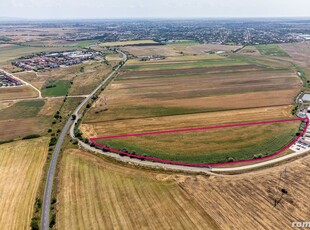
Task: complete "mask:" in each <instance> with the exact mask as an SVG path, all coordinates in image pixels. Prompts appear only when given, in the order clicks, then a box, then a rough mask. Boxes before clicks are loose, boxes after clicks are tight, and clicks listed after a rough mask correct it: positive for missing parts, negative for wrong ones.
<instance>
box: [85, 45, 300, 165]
mask: <svg viewBox="0 0 310 230" xmlns="http://www.w3.org/2000/svg"><path fill="white" fill-rule="evenodd" d="M235 48H237V47H235ZM269 60H270V58H265V57H255V56H251V57H245V56H242V55H236V54H233V55H229V56H228V57H224V56H219V55H216V54H207V55H197V56H193V55H184V56H180V57H168V58H165V59H162V60H150V61H139V60H137V59H133V60H129V61H128V62H127V63H126V64H125V66H124V67H123V68H122V70H121V71H120V72H119V75H118V76H117V77H116V79H115V80H114V81H112V83H111V84H110V85H109V86H108V87H107V89H106V90H105V91H103V93H102V94H101V95H100V96H99V99H98V100H97V101H96V102H95V103H94V104H93V105H92V108H91V109H90V110H89V111H88V112H87V113H86V115H85V117H84V118H83V121H82V123H81V126H80V129H81V131H82V132H83V134H84V137H87V138H94V137H99V136H110V135H118V134H127V133H141V132H148V131H158V130H171V129H181V128H189V127H205V126H210V125H220V124H231V123H245V122H249V121H266V120H275V119H285V118H289V117H292V113H291V110H292V108H293V106H294V98H295V97H296V95H298V93H299V91H300V89H301V86H302V82H301V80H300V79H299V78H298V76H297V74H296V73H295V72H294V71H293V68H292V66H291V64H290V63H287V62H284V61H279V60H273V61H269ZM230 132H232V133H233V132H234V131H233V130H231V131H230ZM248 132H250V133H251V134H253V135H254V136H255V135H261V133H260V132H259V130H257V129H255V128H252V130H248ZM273 132H274V134H272V135H271V136H276V133H279V132H278V131H277V129H276V128H270V133H273ZM296 132H298V125H295V126H294V127H290V126H289V125H285V126H284V127H283V130H282V131H281V133H283V134H285V133H286V134H288V135H285V136H286V138H280V139H281V141H280V142H278V141H276V142H277V143H278V144H276V145H273V144H272V143H273V142H272V143H271V142H268V141H267V139H270V138H268V137H267V136H266V140H264V141H262V142H259V143H260V144H261V145H263V148H268V149H267V150H266V151H265V150H264V151H261V150H260V151H251V149H250V148H246V150H245V149H243V150H242V148H240V149H238V148H236V149H233V150H232V151H231V153H230V154H225V153H224V152H225V151H222V150H221V148H218V149H219V151H216V152H213V149H211V151H209V150H210V149H209V148H208V146H212V145H210V143H212V142H215V143H218V145H224V146H226V148H227V145H226V143H231V142H234V141H237V140H236V139H234V137H233V136H230V135H228V139H229V138H230V140H225V141H222V139H221V138H219V136H216V135H215V136H214V135H209V134H206V135H202V136H201V138H203V140H200V139H199V140H198V139H197V138H196V134H195V135H190V136H188V135H186V136H185V135H183V136H177V135H175V136H173V135H172V136H170V137H169V138H168V139H166V138H163V139H160V138H162V137H156V138H155V139H154V140H152V141H150V140H149V139H147V138H148V137H145V138H132V139H128V140H123V139H122V140H118V139H117V140H113V141H111V140H108V142H104V143H102V144H104V145H109V146H110V147H114V148H116V149H123V148H125V149H127V150H130V151H135V152H137V153H138V154H141V155H142V154H146V155H148V156H154V157H160V158H163V159H166V160H177V161H183V162H192V163H198V162H199V163H217V162H223V161H227V159H228V158H234V159H235V158H236V159H244V160H246V159H252V158H253V157H254V156H255V155H257V154H260V155H261V154H263V155H266V154H267V153H268V154H272V153H274V152H276V151H278V150H279V149H281V148H282V147H284V146H286V145H287V144H289V143H290V141H291V140H292V136H294V135H296ZM207 137H208V138H207ZM240 138H241V139H240V141H238V142H242V144H243V146H253V143H252V144H251V141H250V140H249V139H247V138H242V137H240ZM194 140H198V141H197V142H196V141H194ZM206 140H207V142H208V141H209V142H208V143H207V142H206ZM238 140H239V139H238ZM179 142H182V145H180V146H181V150H180V149H176V148H174V147H175V146H178V145H179ZM202 142H203V144H201V143H202ZM267 142H268V143H267ZM166 143H169V145H167V144H166ZM256 144H257V143H256ZM198 145H199V146H201V148H199V151H198V150H197V151H196V152H195V150H193V146H198ZM254 145H255V142H254ZM152 146H156V147H158V148H153V147H152ZM164 146H166V147H164ZM268 146H269V147H268ZM171 149H174V151H170V150H171ZM240 150H242V151H241V152H242V154H239V153H240ZM198 152H199V153H198ZM210 152H211V153H212V156H213V157H212V159H211V158H209V157H207V156H208V155H209V156H210V154H209V153H210ZM226 152H227V151H226ZM166 153H167V154H166ZM235 153H237V154H235ZM197 154H198V155H199V157H197V158H196V159H195V157H194V155H196V156H197ZM268 154H267V155H268ZM246 156H247V157H246Z"/></svg>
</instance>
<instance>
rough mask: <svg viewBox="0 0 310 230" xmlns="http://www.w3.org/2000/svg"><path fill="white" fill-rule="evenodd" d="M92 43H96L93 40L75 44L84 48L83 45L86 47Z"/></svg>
mask: <svg viewBox="0 0 310 230" xmlns="http://www.w3.org/2000/svg"><path fill="white" fill-rule="evenodd" d="M94 44H96V42H95V41H85V42H80V43H78V44H77V45H76V46H77V47H79V48H84V47H88V46H91V45H94Z"/></svg>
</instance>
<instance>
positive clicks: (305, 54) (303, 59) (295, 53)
mask: <svg viewBox="0 0 310 230" xmlns="http://www.w3.org/2000/svg"><path fill="white" fill-rule="evenodd" d="M280 47H281V48H282V49H283V50H285V51H286V52H287V53H288V54H289V55H290V57H291V59H292V60H293V62H294V63H295V64H296V65H297V66H298V69H299V71H300V72H302V73H303V75H304V76H305V78H306V79H307V81H308V84H309V81H310V60H309V55H310V42H301V43H290V44H281V45H280Z"/></svg>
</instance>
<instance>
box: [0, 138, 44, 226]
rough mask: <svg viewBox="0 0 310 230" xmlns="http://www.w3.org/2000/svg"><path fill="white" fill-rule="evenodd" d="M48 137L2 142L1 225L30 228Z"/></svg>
mask: <svg viewBox="0 0 310 230" xmlns="http://www.w3.org/2000/svg"><path fill="white" fill-rule="evenodd" d="M48 141H49V139H48V138H39V139H33V140H27V141H18V142H14V143H9V144H3V145H0V194H1V196H0V207H1V209H0V226H1V229H29V228H30V222H31V217H32V212H33V208H34V203H35V198H36V193H37V190H38V187H39V183H40V180H41V177H42V175H43V166H44V163H45V161H46V156H47V153H48Z"/></svg>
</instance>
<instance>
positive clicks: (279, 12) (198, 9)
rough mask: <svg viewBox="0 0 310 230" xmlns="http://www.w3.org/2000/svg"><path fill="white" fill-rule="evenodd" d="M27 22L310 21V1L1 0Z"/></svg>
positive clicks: (6, 12)
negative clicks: (139, 19)
mask: <svg viewBox="0 0 310 230" xmlns="http://www.w3.org/2000/svg"><path fill="white" fill-rule="evenodd" d="M0 3H1V7H2V11H1V13H0V17H4V18H5V17H8V18H28V19H101V18H214V17H220V18H228V17H238V18H240V17H310V11H309V9H310V1H309V0H294V1H290V0H259V1H258V0H256V1H253V0H252V1H249V0H220V1H216V0H156V1H151V0H149V1H145V0H87V1H85V0H0Z"/></svg>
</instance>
